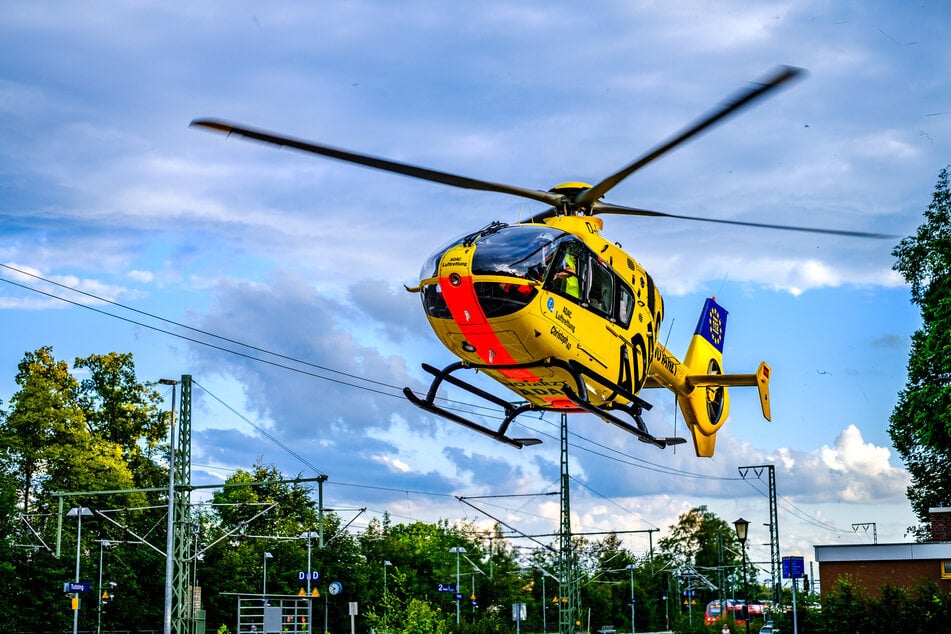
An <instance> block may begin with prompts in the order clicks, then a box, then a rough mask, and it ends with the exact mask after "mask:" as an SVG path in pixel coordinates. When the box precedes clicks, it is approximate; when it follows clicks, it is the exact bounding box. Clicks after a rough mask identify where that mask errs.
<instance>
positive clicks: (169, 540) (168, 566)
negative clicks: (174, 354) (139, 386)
mask: <svg viewBox="0 0 951 634" xmlns="http://www.w3.org/2000/svg"><path fill="white" fill-rule="evenodd" d="M159 384H160V385H170V386H172V422H171V424H170V425H169V429H168V435H169V440H168V524H167V530H168V534H167V535H166V538H165V614H164V623H163V626H162V631H163V632H164V634H172V583H173V579H174V576H175V415H176V412H175V386H176V385H178V381H176V380H175V379H159Z"/></svg>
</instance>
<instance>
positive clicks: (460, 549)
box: [449, 546, 466, 625]
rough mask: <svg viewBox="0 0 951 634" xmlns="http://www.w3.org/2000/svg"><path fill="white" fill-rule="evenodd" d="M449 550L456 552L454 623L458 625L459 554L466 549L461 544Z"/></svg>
mask: <svg viewBox="0 0 951 634" xmlns="http://www.w3.org/2000/svg"><path fill="white" fill-rule="evenodd" d="M449 552H451V553H456V625H459V597H460V590H461V588H460V587H459V555H461V554H462V553H464V552H466V549H465V548H463V547H462V546H453V547H452V548H450V549H449Z"/></svg>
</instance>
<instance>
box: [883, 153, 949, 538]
mask: <svg viewBox="0 0 951 634" xmlns="http://www.w3.org/2000/svg"><path fill="white" fill-rule="evenodd" d="M892 255H894V256H895V258H896V262H895V264H894V266H893V268H894V269H895V270H897V271H899V272H900V273H901V274H902V276H903V277H904V278H905V280H906V281H907V282H908V283H909V284H910V285H911V295H912V301H913V302H914V303H915V304H917V305H918V307H919V308H920V310H921V317H922V327H921V328H920V329H919V330H918V331H916V332H915V333H914V335H913V336H912V345H911V351H910V353H909V357H908V380H907V382H906V385H905V388H904V389H903V390H902V391H901V393H900V394H899V399H898V403H897V404H896V405H895V409H894V411H893V412H892V416H891V419H890V425H889V429H888V432H889V435H890V436H891V438H892V442H893V443H894V444H895V448H896V450H897V451H898V453H899V455H900V456H901V458H902V461H903V462H904V464H905V467H906V468H907V469H908V472H909V473H910V474H911V479H912V484H911V485H910V486H909V487H908V499H909V500H910V501H911V505H912V508H913V509H914V510H915V513H916V515H917V516H918V519H919V520H920V521H922V522H927V521H928V509H929V508H930V507H934V506H941V505H942V504H949V503H951V460H949V459H948V457H949V456H951V354H949V353H948V351H949V350H951V190H949V185H948V168H945V169H943V170H941V173H940V174H939V177H938V183H937V185H936V186H935V191H934V197H933V199H932V201H931V204H930V205H929V206H928V209H927V210H926V211H925V222H924V223H923V224H922V225H921V226H919V227H918V231H917V233H916V234H915V235H914V236H910V237H907V238H905V239H904V240H902V241H901V243H900V244H899V245H898V246H897V247H895V249H894V250H893V251H892Z"/></svg>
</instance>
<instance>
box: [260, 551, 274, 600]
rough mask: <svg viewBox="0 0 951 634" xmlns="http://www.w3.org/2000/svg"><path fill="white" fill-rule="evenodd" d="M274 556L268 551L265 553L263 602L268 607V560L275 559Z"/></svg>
mask: <svg viewBox="0 0 951 634" xmlns="http://www.w3.org/2000/svg"><path fill="white" fill-rule="evenodd" d="M273 558H274V555H272V554H271V553H269V552H268V551H264V576H263V578H262V579H261V581H262V583H261V601H262V602H263V604H264V605H267V560H268V559H273Z"/></svg>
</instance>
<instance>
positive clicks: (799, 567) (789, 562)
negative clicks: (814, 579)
mask: <svg viewBox="0 0 951 634" xmlns="http://www.w3.org/2000/svg"><path fill="white" fill-rule="evenodd" d="M805 572H806V569H805V563H804V560H803V558H802V557H783V579H802V577H803V575H804V574H805Z"/></svg>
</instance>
